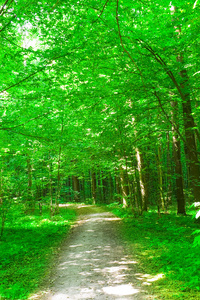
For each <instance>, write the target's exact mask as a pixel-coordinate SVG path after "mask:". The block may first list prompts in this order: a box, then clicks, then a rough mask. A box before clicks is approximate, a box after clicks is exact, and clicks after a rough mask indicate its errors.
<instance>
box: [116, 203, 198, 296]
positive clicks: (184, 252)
mask: <svg viewBox="0 0 200 300" xmlns="http://www.w3.org/2000/svg"><path fill="white" fill-rule="evenodd" d="M111 209H112V212H113V213H114V214H116V215H117V216H118V217H121V218H123V229H122V230H123V232H122V236H123V238H124V239H125V241H126V242H128V244H129V245H130V248H131V252H132V253H133V255H134V256H136V257H137V261H138V266H139V268H141V272H142V274H143V276H141V278H140V280H141V281H143V284H147V285H149V288H150V289H151V290H152V291H153V293H156V294H157V295H158V298H156V299H166V300H169V299H200V293H199V290H200V246H194V243H193V241H194V234H193V233H194V232H195V230H197V229H199V224H197V223H195V222H194V219H193V218H192V216H191V215H190V216H185V217H184V216H177V215H176V214H175V213H173V212H171V213H170V214H161V215H160V216H158V214H157V213H156V212H155V211H150V212H148V213H145V214H144V215H143V216H140V217H137V218H135V217H134V216H133V215H132V213H131V211H128V210H125V209H122V208H121V207H112V208H111ZM145 274H146V275H145ZM147 274H149V275H147ZM148 278H149V279H148Z"/></svg>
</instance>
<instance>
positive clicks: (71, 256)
mask: <svg viewBox="0 0 200 300" xmlns="http://www.w3.org/2000/svg"><path fill="white" fill-rule="evenodd" d="M77 211H78V215H79V217H78V220H77V222H76V223H75V225H74V226H73V228H72V229H71V232H70V235H69V237H68V238H67V240H66V241H65V243H64V244H63V246H62V249H61V251H60V257H59V259H58V264H57V266H55V268H54V269H53V271H52V276H51V279H50V280H48V285H47V287H46V288H45V289H43V291H41V292H40V293H39V294H37V295H35V296H34V297H31V298H30V299H37V300H65V299H71V300H73V299H87V300H89V299H95V300H106V299H118V300H119V299H123V300H126V299H127V300H128V299H135V300H144V299H156V298H154V296H152V295H149V294H148V293H147V291H146V290H145V286H142V284H141V281H140V280H139V279H138V277H139V276H138V273H139V272H138V267H137V262H136V261H135V260H134V259H133V257H132V256H131V255H130V251H129V248H128V245H127V244H126V243H125V242H124V241H123V239H122V238H120V226H121V225H122V224H121V220H120V219H119V218H117V217H115V216H114V215H113V214H112V213H110V212H108V211H105V210H104V209H102V208H99V207H96V206H88V205H87V206H83V205H80V206H78V207H77Z"/></svg>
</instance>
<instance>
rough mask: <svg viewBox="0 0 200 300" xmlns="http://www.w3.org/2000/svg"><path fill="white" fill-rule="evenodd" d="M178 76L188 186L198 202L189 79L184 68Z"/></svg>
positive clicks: (198, 173) (199, 189)
mask: <svg viewBox="0 0 200 300" xmlns="http://www.w3.org/2000/svg"><path fill="white" fill-rule="evenodd" d="M177 60H178V61H179V62H181V63H182V64H183V57H182V55H181V56H179V57H178V58H177ZM180 76H181V78H182V83H181V89H182V93H183V94H184V101H182V108H183V121H184V129H185V138H186V146H185V154H186V158H187V164H188V171H189V186H190V188H191V189H192V191H193V195H194V201H195V202H198V201H199V199H200V184H199V181H200V168H199V160H198V154H197V146H196V140H195V131H194V127H195V123H194V118H193V116H192V108H191V100H190V91H189V79H188V76H187V71H186V69H183V70H181V71H180Z"/></svg>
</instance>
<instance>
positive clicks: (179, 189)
mask: <svg viewBox="0 0 200 300" xmlns="http://www.w3.org/2000/svg"><path fill="white" fill-rule="evenodd" d="M171 106H172V108H173V109H172V121H173V124H176V127H177V128H178V122H177V113H176V112H177V106H178V103H177V102H175V101H172V102H171ZM172 132H173V155H174V164H175V175H176V188H175V190H176V200H177V214H182V215H186V211H185V198H184V193H183V172H182V164H181V143H180V139H179V137H178V134H177V132H176V130H175V129H174V127H172Z"/></svg>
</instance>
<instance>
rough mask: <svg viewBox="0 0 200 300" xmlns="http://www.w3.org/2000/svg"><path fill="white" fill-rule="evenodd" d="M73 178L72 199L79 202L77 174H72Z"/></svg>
mask: <svg viewBox="0 0 200 300" xmlns="http://www.w3.org/2000/svg"><path fill="white" fill-rule="evenodd" d="M72 180H73V190H74V200H75V201H76V202H79V200H80V196H79V194H80V185H79V179H78V177H77V176H72Z"/></svg>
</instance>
